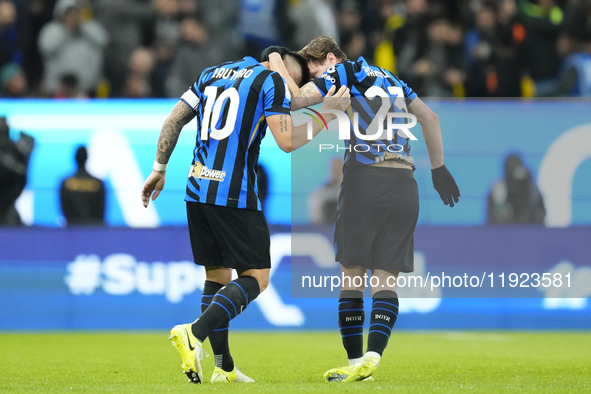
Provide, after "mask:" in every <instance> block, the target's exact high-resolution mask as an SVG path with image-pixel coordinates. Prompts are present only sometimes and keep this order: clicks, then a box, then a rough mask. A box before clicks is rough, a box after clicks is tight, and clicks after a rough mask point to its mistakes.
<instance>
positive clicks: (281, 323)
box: [0, 227, 591, 330]
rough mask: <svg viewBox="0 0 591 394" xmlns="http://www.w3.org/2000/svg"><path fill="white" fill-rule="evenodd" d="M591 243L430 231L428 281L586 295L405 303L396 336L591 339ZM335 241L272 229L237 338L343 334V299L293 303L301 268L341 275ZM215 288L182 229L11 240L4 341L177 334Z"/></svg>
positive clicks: (544, 235) (2, 251) (553, 236)
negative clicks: (471, 274)
mask: <svg viewBox="0 0 591 394" xmlns="http://www.w3.org/2000/svg"><path fill="white" fill-rule="evenodd" d="M589 231H590V230H589V229H586V228H569V229H556V230H547V229H543V228H529V227H523V228H513V229H503V228H496V227H491V228H484V227H476V228H469V229H466V228H428V227H419V228H417V231H416V255H415V268H416V269H415V273H416V274H417V275H421V276H424V275H426V274H425V272H427V271H433V272H434V271H435V269H436V268H437V267H449V266H453V267H456V268H457V267H471V268H482V269H484V268H485V267H488V266H489V265H492V266H494V267H495V270H496V271H495V276H497V275H498V274H499V273H500V270H504V271H505V272H507V273H508V272H509V271H510V270H514V269H517V268H518V267H519V268H523V267H527V268H534V269H536V270H538V269H539V270H543V271H545V272H558V271H559V270H560V269H562V268H561V267H563V268H564V267H565V266H566V267H567V269H569V270H571V271H573V272H576V276H577V278H579V279H575V278H574V277H573V278H572V280H573V281H574V280H580V281H582V282H583V283H584V284H585V286H580V287H578V289H579V290H578V292H577V293H575V294H569V293H568V292H567V293H557V294H550V293H545V292H542V291H538V290H535V292H536V295H537V297H533V296H529V298H504V297H505V296H503V293H497V295H498V296H497V297H489V298H469V297H470V295H467V296H465V297H463V298H455V297H453V294H451V293H448V291H449V290H450V289H448V288H447V287H439V288H438V290H437V291H438V292H439V293H438V294H436V295H433V294H431V295H430V296H429V297H422V295H418V294H407V295H404V294H403V292H401V297H402V298H401V306H400V313H401V315H400V318H399V320H398V323H397V327H398V328H401V329H468V328H481V329H504V328H512V329H590V328H591V305H590V304H589V302H588V299H589V297H590V296H591V280H589V275H590V273H591V262H590V260H589V257H588V256H589V255H591V254H590V252H591V251H590V250H589V248H591V246H590V244H589V243H588V242H586V241H585V240H588V239H589ZM330 232H331V231H330V228H328V227H319V228H309V227H302V228H298V227H294V228H293V229H290V228H282V227H274V228H272V246H271V255H272V262H273V270H272V273H271V284H270V286H269V288H268V289H267V290H266V291H265V292H264V293H263V294H261V296H260V297H259V298H258V299H257V300H256V301H255V302H254V303H253V304H252V305H251V306H250V307H249V308H248V311H247V312H246V313H244V314H242V315H240V316H239V317H238V318H236V319H235V320H234V321H233V322H232V327H234V328H237V329H280V328H284V329H329V328H331V329H336V328H337V327H338V326H337V320H336V318H337V317H336V299H335V297H325V298H301V297H298V295H297V294H296V293H295V292H294V291H292V290H293V288H292V286H293V283H292V268H293V267H292V266H295V265H297V264H304V265H305V264H308V265H310V266H313V268H314V270H313V271H311V273H314V274H319V275H324V274H326V275H333V274H334V273H335V272H337V273H338V266H336V265H335V263H334V258H333V255H332V238H331V234H330ZM293 237H300V238H299V239H300V241H301V240H302V239H305V240H306V242H307V244H308V245H309V247H308V249H307V250H306V249H302V250H293V249H292V248H293V245H295V244H294V242H293V239H292V238H293ZM458 240H461V242H459V241H458ZM292 255H293V259H292V257H290V256H292ZM497 260H499V261H497ZM493 263H494V264H493ZM487 269H488V268H487ZM204 277H205V275H204V270H203V268H202V267H198V266H196V265H194V264H193V262H192V256H191V250H190V246H189V240H188V232H187V230H186V229H185V228H183V227H161V228H159V229H129V228H77V229H70V228H66V229H51V228H36V227H33V228H23V229H7V228H5V229H0V329H1V330H15V329H31V330H37V329H42V330H47V329H55V330H58V329H59V330H64V329H65V330H68V329H167V328H170V327H171V326H173V325H175V324H178V323H182V322H188V321H191V320H193V319H195V318H196V317H197V316H198V315H199V313H200V307H199V303H200V295H201V289H202V286H203V281H204ZM497 279H498V277H497ZM497 279H495V280H497ZM505 285H506V286H507V287H509V286H510V282H509V278H508V277H507V278H506V284H505ZM495 289H496V286H495ZM498 291H499V292H503V291H504V290H503V289H502V288H499V289H498ZM449 295H451V296H449ZM369 304H370V303H366V305H369Z"/></svg>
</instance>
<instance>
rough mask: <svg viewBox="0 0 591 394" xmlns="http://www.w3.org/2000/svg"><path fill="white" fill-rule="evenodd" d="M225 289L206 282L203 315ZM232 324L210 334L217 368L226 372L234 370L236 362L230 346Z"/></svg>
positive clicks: (202, 304) (222, 326) (202, 305)
mask: <svg viewBox="0 0 591 394" xmlns="http://www.w3.org/2000/svg"><path fill="white" fill-rule="evenodd" d="M222 287H224V286H223V285H222V284H220V283H217V282H212V281H209V280H206V281H205V285H204V286H203V295H202V296H201V313H203V312H205V310H206V309H207V307H208V306H209V305H210V304H211V301H212V300H213V297H214V296H215V294H216V293H217V292H218V291H219V290H220V289H221V288H222ZM229 327H230V322H227V323H224V324H222V325H221V326H219V327H218V328H216V329H215V330H213V332H212V333H211V334H209V343H210V344H211V349H212V350H213V355H214V357H215V366H216V367H218V368H221V369H223V370H224V371H226V372H231V371H232V370H233V369H234V360H233V359H232V355H231V354H230V346H229V345H228V329H229Z"/></svg>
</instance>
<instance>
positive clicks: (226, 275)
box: [205, 266, 232, 285]
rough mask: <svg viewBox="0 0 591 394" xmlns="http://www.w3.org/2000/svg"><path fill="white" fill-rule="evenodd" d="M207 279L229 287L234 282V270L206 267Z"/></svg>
mask: <svg viewBox="0 0 591 394" xmlns="http://www.w3.org/2000/svg"><path fill="white" fill-rule="evenodd" d="M205 279H206V280H208V281H211V282H216V283H220V284H222V285H227V284H228V283H229V282H230V281H231V280H232V269H231V268H223V267H217V266H216V267H205Z"/></svg>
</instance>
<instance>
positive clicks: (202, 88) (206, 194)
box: [181, 57, 291, 210]
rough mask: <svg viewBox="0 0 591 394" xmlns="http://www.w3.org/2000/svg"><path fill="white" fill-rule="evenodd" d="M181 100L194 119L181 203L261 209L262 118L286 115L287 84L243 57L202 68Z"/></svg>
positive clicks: (288, 108) (263, 132) (289, 98)
mask: <svg viewBox="0 0 591 394" xmlns="http://www.w3.org/2000/svg"><path fill="white" fill-rule="evenodd" d="M181 100H182V101H183V102H185V103H186V104H187V105H188V106H189V107H191V109H192V110H193V111H194V112H195V114H196V118H197V142H196V145H195V150H194V151H193V161H192V164H191V170H190V172H189V176H188V181H187V189H186V194H185V201H191V202H201V203H206V204H215V205H221V206H227V207H234V208H247V209H254V210H261V202H260V199H259V198H258V188H257V174H256V171H257V163H258V158H259V149H260V144H261V140H262V139H263V137H264V136H265V130H266V129H267V123H266V117H267V116H271V115H277V114H288V115H289V114H290V103H291V96H290V94H289V90H288V89H287V85H286V83H285V80H284V79H283V78H282V77H281V76H280V75H279V74H278V73H276V72H272V71H270V70H268V69H266V68H265V67H263V66H262V65H261V64H260V63H259V62H257V61H256V60H255V59H253V58H252V57H245V58H244V59H242V60H239V61H236V62H227V63H223V64H221V65H219V66H215V67H211V68H208V69H206V70H204V71H203V73H201V75H200V76H199V78H198V79H197V81H196V82H195V83H194V84H193V85H192V86H191V87H190V88H189V90H187V92H185V94H183V96H182V97H181Z"/></svg>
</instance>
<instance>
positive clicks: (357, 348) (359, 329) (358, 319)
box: [339, 290, 365, 359]
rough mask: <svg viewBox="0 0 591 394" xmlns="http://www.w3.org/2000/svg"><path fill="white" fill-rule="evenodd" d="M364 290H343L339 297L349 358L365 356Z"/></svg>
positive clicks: (341, 323)
mask: <svg viewBox="0 0 591 394" xmlns="http://www.w3.org/2000/svg"><path fill="white" fill-rule="evenodd" d="M364 321H365V310H364V309H363V292H361V291H357V290H342V291H341V294H340V297H339V328H340V329H341V337H342V339H343V346H344V347H345V350H346V351H347V358H349V359H354V358H360V357H362V356H363V322H364Z"/></svg>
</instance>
